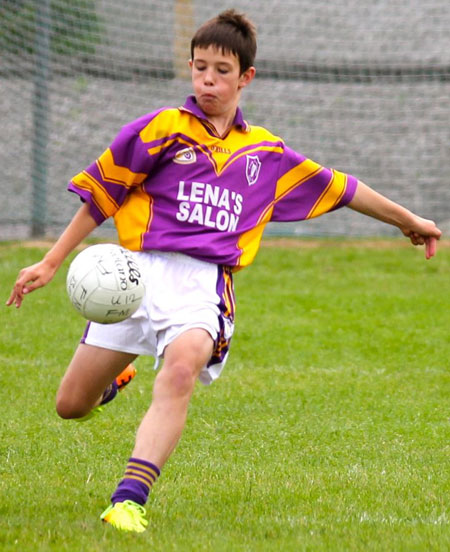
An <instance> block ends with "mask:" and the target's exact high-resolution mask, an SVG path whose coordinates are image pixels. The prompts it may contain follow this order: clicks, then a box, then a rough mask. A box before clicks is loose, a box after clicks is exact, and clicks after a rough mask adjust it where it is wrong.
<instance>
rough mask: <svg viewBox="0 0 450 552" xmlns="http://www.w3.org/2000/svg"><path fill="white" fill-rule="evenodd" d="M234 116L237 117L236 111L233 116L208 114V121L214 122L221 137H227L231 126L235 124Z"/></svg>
mask: <svg viewBox="0 0 450 552" xmlns="http://www.w3.org/2000/svg"><path fill="white" fill-rule="evenodd" d="M234 117H235V114H234V113H233V115H232V116H230V115H226V116H224V115H217V116H214V115H213V116H208V122H210V123H211V124H212V126H213V127H214V129H215V131H216V134H217V136H219V138H225V136H226V135H227V134H228V132H229V131H230V129H231V127H232V126H233V121H234Z"/></svg>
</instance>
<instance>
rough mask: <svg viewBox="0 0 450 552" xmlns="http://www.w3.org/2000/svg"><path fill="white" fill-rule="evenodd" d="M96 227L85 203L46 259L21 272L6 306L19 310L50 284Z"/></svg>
mask: <svg viewBox="0 0 450 552" xmlns="http://www.w3.org/2000/svg"><path fill="white" fill-rule="evenodd" d="M96 227H97V223H96V222H95V220H94V219H93V218H92V216H91V215H90V213H89V204H88V203H83V205H82V206H81V207H80V208H79V210H78V211H77V212H76V214H75V216H74V217H73V219H72V220H71V222H70V223H69V225H68V226H67V228H66V229H65V230H64V232H63V233H62V234H61V236H60V238H59V239H58V240H57V241H56V243H55V244H54V245H53V247H52V248H51V249H50V250H49V251H48V253H47V254H46V255H45V256H44V258H43V259H42V260H41V261H40V262H38V263H36V264H34V265H31V266H28V267H26V268H23V269H22V270H21V271H20V272H19V275H18V277H17V280H16V283H15V284H14V287H13V289H12V291H11V295H10V296H9V299H8V300H7V301H6V305H7V306H10V305H12V304H13V303H14V304H15V306H16V307H17V308H19V307H20V305H21V304H22V301H23V298H24V296H25V295H26V294H28V293H30V292H32V291H34V290H35V289H38V288H40V287H42V286H45V285H46V284H47V283H48V282H50V280H51V279H52V278H53V276H54V275H55V273H56V271H57V270H58V268H59V267H60V266H61V264H62V263H63V261H64V259H65V258H66V257H67V255H69V253H71V252H72V251H73V250H74V249H75V247H76V246H77V245H79V244H80V243H81V242H82V241H83V240H84V238H86V237H87V236H88V235H89V234H90V233H91V232H92V231H93V230H94V228H96Z"/></svg>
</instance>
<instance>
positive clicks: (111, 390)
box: [100, 381, 119, 406]
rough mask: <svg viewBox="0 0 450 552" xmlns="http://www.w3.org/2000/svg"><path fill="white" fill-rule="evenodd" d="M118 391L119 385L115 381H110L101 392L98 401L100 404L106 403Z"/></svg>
mask: <svg viewBox="0 0 450 552" xmlns="http://www.w3.org/2000/svg"><path fill="white" fill-rule="evenodd" d="M118 392H119V386H118V385H117V383H116V382H115V381H113V382H112V383H111V385H108V387H107V388H106V389H105V391H104V392H103V396H102V400H101V402H100V406H101V405H103V404H106V403H109V402H110V401H112V400H113V399H114V398H115V396H116V395H117V393H118Z"/></svg>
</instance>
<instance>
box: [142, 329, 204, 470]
mask: <svg viewBox="0 0 450 552" xmlns="http://www.w3.org/2000/svg"><path fill="white" fill-rule="evenodd" d="M212 350H213V340H212V338H211V336H210V335H209V333H208V332H207V331H205V330H203V329H193V330H188V331H187V332H185V333H184V334H182V335H181V336H179V337H178V338H177V339H175V340H174V341H173V342H172V343H171V344H170V345H168V346H167V348H166V350H165V352H164V365H163V367H162V369H161V371H160V372H159V373H158V375H157V377H156V379H155V384H154V387H153V401H152V404H151V406H150V408H149V410H148V411H147V413H146V415H145V416H144V418H143V420H142V422H141V425H140V426H139V429H138V432H137V436H136V445H135V448H134V450H133V454H132V456H133V457H135V458H140V459H142V460H147V461H148V462H152V463H153V464H155V465H156V466H158V467H159V468H162V466H163V465H164V464H165V462H166V460H167V459H168V458H169V456H170V454H171V453H172V451H173V449H174V448H175V446H176V445H177V443H178V441H179V439H180V437H181V433H182V431H183V429H184V425H185V423H186V417H187V411H188V406H189V401H190V398H191V396H192V393H193V391H194V387H195V382H196V380H197V377H198V375H199V373H200V371H201V369H202V368H203V367H204V366H205V364H206V363H207V362H208V360H209V359H210V357H211V354H212Z"/></svg>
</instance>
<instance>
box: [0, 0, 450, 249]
mask: <svg viewBox="0 0 450 552" xmlns="http://www.w3.org/2000/svg"><path fill="white" fill-rule="evenodd" d="M233 7H235V8H236V9H238V10H240V11H244V12H246V13H247V14H248V15H249V16H250V17H251V19H252V20H253V21H254V22H255V24H256V26H257V28H258V55H257V63H256V67H257V78H256V79H255V80H254V81H253V83H252V84H251V86H250V87H248V88H247V89H246V90H245V91H244V93H243V96H242V103H241V105H242V108H243V111H244V115H245V117H246V119H247V120H249V122H251V123H253V124H258V125H262V126H265V127H267V128H269V129H270V130H271V131H273V132H274V133H275V134H278V135H279V136H281V137H283V139H284V140H285V141H286V142H287V144H288V145H289V146H291V147H293V148H294V149H296V150H298V151H300V152H301V153H303V154H304V155H306V156H308V157H310V158H312V159H313V160H315V161H317V162H319V163H321V164H323V165H326V166H330V167H334V168H336V169H339V170H342V171H345V172H350V173H351V174H354V175H355V176H357V177H359V178H361V179H362V180H364V181H365V182H366V183H367V184H369V185H370V186H372V187H373V188H375V189H376V190H378V191H380V192H381V193H383V194H385V195H387V196H388V197H390V198H391V199H393V200H394V201H399V202H401V203H402V204H403V205H405V206H406V207H408V208H410V209H412V210H414V211H416V212H418V213H420V214H422V216H425V217H430V218H433V219H435V220H437V221H438V223H439V224H440V225H441V226H443V227H444V229H445V228H446V227H448V226H449V223H450V214H449V213H450V211H449V206H450V191H449V190H450V187H449V186H448V184H447V175H448V174H449V172H450V156H449V143H450V140H449V139H450V125H449V114H450V103H449V96H450V94H449V92H450V33H449V32H448V29H449V28H450V3H449V2H448V0H420V1H419V0H408V1H407V2H405V1H400V0H377V1H376V2H360V1H357V0H345V2H344V1H343V0H339V1H337V2H328V1H327V0H326V1H325V0H314V1H312V0H295V1H287V0H283V1H281V0H271V1H260V2H255V1H253V0H246V1H244V0H240V1H239V0H236V1H234V2H233ZM222 9H224V5H223V2H221V1H218V0H210V1H209V2H208V3H205V2H200V1H197V0H195V1H194V0H175V1H174V0H171V1H170V0H154V1H149V0H126V1H123V0H97V1H94V0H35V1H30V0H3V1H2V3H1V4H0V20H1V21H2V24H1V27H0V89H1V94H0V113H1V118H2V124H3V132H4V138H5V139H4V140H3V145H2V148H0V170H1V175H2V176H1V179H0V191H1V193H2V202H1V204H0V240H1V239H11V238H24V237H28V236H30V235H44V234H46V235H49V236H54V235H56V234H57V233H58V232H60V230H61V229H62V228H63V227H64V226H65V225H66V224H67V222H68V221H69V220H70V218H71V216H72V215H73V213H74V212H75V210H76V209H77V208H78V206H79V203H78V200H77V198H76V197H75V196H71V195H69V194H68V193H67V192H66V185H67V181H68V180H69V179H70V178H71V177H72V176H73V175H74V174H76V173H77V172H79V171H80V170H81V169H83V168H84V167H85V166H86V165H88V164H90V163H91V162H92V161H93V160H94V159H95V158H96V157H97V156H98V155H99V154H100V153H101V152H102V151H103V150H104V149H105V147H107V146H108V145H109V144H110V142H111V141H112V140H113V138H114V136H115V135H116V133H117V132H118V130H119V129H120V127H121V126H122V125H123V124H125V123H127V122H129V121H130V120H132V119H134V118H136V117H139V116H141V115H143V114H144V113H146V112H148V111H152V110H154V109H156V108H159V107H161V106H163V105H172V106H178V105H180V104H182V103H183V102H184V98H185V96H186V95H188V94H189V93H190V91H191V87H190V82H189V75H188V72H187V60H188V58H189V41H190V38H191V35H192V33H193V32H194V31H195V29H196V28H197V27H198V26H199V25H200V24H201V23H203V22H204V21H205V20H207V19H208V18H210V17H213V16H214V15H216V14H217V13H219V12H220V11H221V10H222ZM269 231H270V232H283V233H290V234H301V235H305V234H306V235H341V234H348V235H355V236H356V235H382V234H390V233H392V232H395V229H391V228H390V227H388V226H386V225H382V224H381V223H378V222H376V221H372V220H370V219H367V218H366V217H361V216H360V215H358V214H356V213H353V212H351V211H348V210H345V213H344V212H341V211H338V212H336V213H332V214H330V215H327V216H325V217H321V218H319V219H317V220H314V221H308V222H307V223H300V224H286V225H276V226H272V227H270V228H269ZM96 232H97V233H99V234H110V233H112V232H113V230H112V225H111V224H110V223H109V222H107V223H105V224H104V225H102V227H101V228H100V229H98V230H97V231H96Z"/></svg>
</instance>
